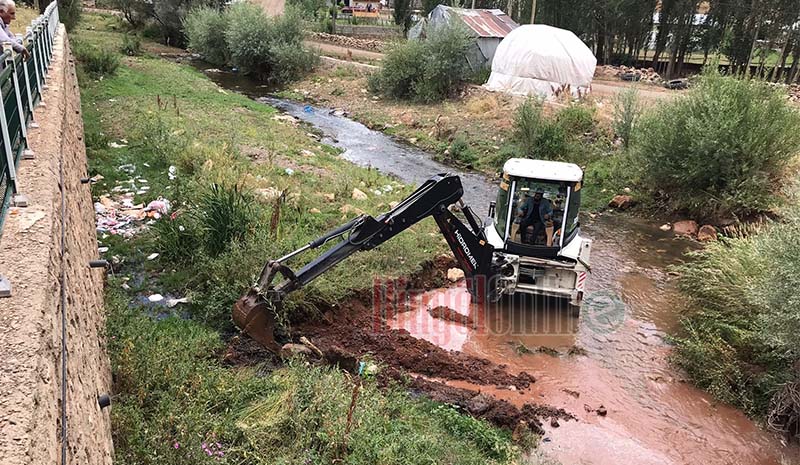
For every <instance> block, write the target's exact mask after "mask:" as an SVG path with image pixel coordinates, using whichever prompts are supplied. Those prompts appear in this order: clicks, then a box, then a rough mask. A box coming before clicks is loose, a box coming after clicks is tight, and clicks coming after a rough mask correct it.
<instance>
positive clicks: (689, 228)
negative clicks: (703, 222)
mask: <svg viewBox="0 0 800 465" xmlns="http://www.w3.org/2000/svg"><path fill="white" fill-rule="evenodd" d="M697 229H698V226H697V221H694V220H683V221H678V222H676V223H675V224H673V225H672V231H674V232H675V234H676V235H678V236H695V235H696V234H697Z"/></svg>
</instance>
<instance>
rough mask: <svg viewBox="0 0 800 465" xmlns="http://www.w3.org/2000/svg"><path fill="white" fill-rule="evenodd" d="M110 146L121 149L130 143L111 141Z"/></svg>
mask: <svg viewBox="0 0 800 465" xmlns="http://www.w3.org/2000/svg"><path fill="white" fill-rule="evenodd" d="M108 146H109V147H111V148H112V149H121V148H124V147H127V146H128V145H127V144H118V143H116V142H109V143H108Z"/></svg>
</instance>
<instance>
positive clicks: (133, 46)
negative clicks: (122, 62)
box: [119, 34, 142, 57]
mask: <svg viewBox="0 0 800 465" xmlns="http://www.w3.org/2000/svg"><path fill="white" fill-rule="evenodd" d="M119 51H120V52H122V54H123V55H127V56H129V57H132V56H137V55H141V54H142V41H141V39H139V36H137V35H136V34H125V35H124V36H122V46H121V47H120V49H119Z"/></svg>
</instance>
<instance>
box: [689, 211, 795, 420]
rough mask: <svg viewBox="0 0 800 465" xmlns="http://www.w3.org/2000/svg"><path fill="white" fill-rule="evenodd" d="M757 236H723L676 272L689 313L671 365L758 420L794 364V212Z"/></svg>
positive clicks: (793, 371) (790, 374)
mask: <svg viewBox="0 0 800 465" xmlns="http://www.w3.org/2000/svg"><path fill="white" fill-rule="evenodd" d="M787 220H788V221H787V222H786V223H781V224H772V225H769V226H767V227H765V228H764V229H763V230H762V231H761V232H760V233H759V234H755V235H750V236H748V237H745V238H733V239H724V240H722V241H721V242H717V243H713V244H710V245H709V246H708V247H706V249H704V250H702V251H700V252H696V253H695V254H694V257H693V260H692V261H691V262H690V263H688V264H687V265H684V266H682V267H681V269H680V271H681V278H680V281H679V285H680V288H681V290H682V291H684V292H685V293H686V295H687V296H688V297H689V298H690V303H691V304H692V305H691V311H690V312H689V313H688V314H687V315H686V318H685V319H684V320H683V321H682V324H683V328H684V331H683V334H682V335H681V336H680V337H679V338H677V340H676V342H677V345H678V348H677V350H676V352H675V360H676V361H677V363H678V364H679V365H680V366H682V367H683V368H684V369H686V370H687V372H688V373H689V375H690V376H691V378H692V380H693V381H694V382H695V384H697V385H698V386H700V387H701V388H704V389H707V390H709V391H710V392H711V393H713V394H714V395H715V396H716V397H718V398H720V399H722V400H724V401H726V402H730V403H732V404H734V405H736V406H738V407H740V408H742V409H744V410H745V411H746V412H748V413H750V414H753V415H765V414H766V413H767V409H768V407H769V400H770V398H771V396H772V395H773V394H774V393H775V392H776V391H777V390H778V389H779V387H780V384H782V383H784V382H787V381H790V380H792V379H793V377H794V374H795V373H796V372H795V370H794V368H793V367H794V365H795V364H796V363H797V362H798V360H800V352H798V347H800V317H798V315H800V299H798V298H797V289H798V286H800V277H798V275H797V273H796V270H797V269H798V267H800V245H798V244H800V211H798V210H797V209H796V208H792V210H791V211H790V212H789V214H788V218H787Z"/></svg>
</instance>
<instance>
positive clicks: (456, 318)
mask: <svg viewBox="0 0 800 465" xmlns="http://www.w3.org/2000/svg"><path fill="white" fill-rule="evenodd" d="M428 313H429V314H430V315H431V316H432V317H434V318H439V319H440V320H447V321H452V322H453V323H458V324H460V325H464V326H469V327H473V328H474V327H475V322H474V321H472V318H470V317H469V316H468V315H464V314H461V313H458V312H457V311H455V310H453V309H452V308H449V307H445V306H442V305H440V306H438V307H436V308H429V309H428Z"/></svg>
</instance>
